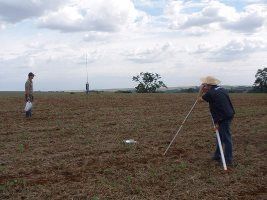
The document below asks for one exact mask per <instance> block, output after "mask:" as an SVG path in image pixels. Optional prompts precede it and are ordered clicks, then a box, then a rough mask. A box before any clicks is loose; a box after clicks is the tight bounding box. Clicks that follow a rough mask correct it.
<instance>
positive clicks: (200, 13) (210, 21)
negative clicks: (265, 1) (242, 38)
mask: <svg viewBox="0 0 267 200" xmlns="http://www.w3.org/2000/svg"><path fill="white" fill-rule="evenodd" d="M189 8H190V9H192V8H193V11H191V12H189V11H188V9H189ZM190 9H189V10H190ZM165 13H166V16H167V18H168V19H169V23H170V25H169V27H170V28H171V29H177V30H184V29H191V28H192V27H195V28H196V27H198V28H204V29H206V30H207V29H212V28H216V29H218V28H220V27H221V28H223V29H227V30H233V31H238V32H244V33H253V32H255V31H256V30H257V29H259V28H262V27H263V26H264V23H265V21H266V17H267V8H266V6H264V5H262V4H252V5H248V6H247V7H245V9H244V11H243V12H238V11H237V10H236V9H235V8H234V7H231V6H227V5H225V4H223V3H221V2H219V1H215V0H211V1H203V2H202V3H201V4H200V3H194V2H189V3H188V2H187V3H186V2H183V1H170V2H169V4H168V5H167V6H166V9H165Z"/></svg>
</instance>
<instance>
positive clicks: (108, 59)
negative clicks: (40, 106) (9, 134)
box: [0, 0, 267, 90]
mask: <svg viewBox="0 0 267 200" xmlns="http://www.w3.org/2000/svg"><path fill="white" fill-rule="evenodd" d="M0 44H1V45H0V90H23V89H24V82H25V80H26V78H27V74H28V73H29V72H30V71H32V72H34V73H35V74H36V77H35V80H34V84H35V90H81V89H84V87H85V83H86V64H85V60H86V59H85V57H86V54H87V57H88V59H87V60H88V73H89V82H90V85H91V89H108V88H128V87H134V85H135V84H134V83H133V82H132V80H131V79H132V76H134V75H137V74H138V73H139V72H146V71H148V72H155V73H159V74H160V75H161V76H162V77H163V81H164V82H165V83H166V84H167V85H168V86H170V87H172V86H174V87H175V86H192V85H199V84H200V81H199V78H200V77H203V76H206V75H213V76H216V77H217V78H219V79H221V81H222V84H225V85H252V84H253V82H254V80H255V78H254V75H255V73H256V71H257V69H259V68H263V66H265V67H266V66H267V0H0Z"/></svg>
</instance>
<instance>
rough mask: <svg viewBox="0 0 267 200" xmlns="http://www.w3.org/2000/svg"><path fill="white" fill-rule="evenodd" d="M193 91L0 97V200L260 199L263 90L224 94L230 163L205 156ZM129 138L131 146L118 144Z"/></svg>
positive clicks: (207, 126) (210, 142) (207, 132)
mask: <svg viewBox="0 0 267 200" xmlns="http://www.w3.org/2000/svg"><path fill="white" fill-rule="evenodd" d="M195 98H196V94H115V93H112V94H90V95H87V96H86V95H85V94H79V93H75V94H70V93H48V94H36V95H35V99H36V101H35V105H34V111H33V117H32V118H31V119H26V118H25V117H24V113H23V107H24V102H23V101H24V97H23V94H19V93H17V94H12V93H9V94H8V93H6V94H4V93H1V95H0V105H1V107H0V199H29V200H34V199H38V200H39V199H41V200H42V199H48V200H50V199H65V200H67V199H76V200H80V199H81V200H82V199H86V200H87V199H88V200H105V199H106V200H108V199H116V200H120V199H122V200H124V199H125V200H127V199H128V200H142V199H148V200H157V199H159V200H162V199H164V200H165V199H166V200H168V199H216V200H217V199H231V200H235V199H244V200H248V199H255V200H258V199H267V191H266V185H267V184H266V183H267V180H266V171H267V170H266V163H267V162H266V144H267V143H266V140H267V135H266V132H267V125H266V124H267V123H266V122H267V95H266V94H233V95H231V98H232V101H233V104H234V107H235V109H236V116H235V119H234V120H233V123H232V135H233V143H234V166H233V167H230V168H229V169H228V171H224V170H223V168H222V166H221V165H219V164H218V163H216V162H214V161H211V156H212V153H213V151H214V149H215V133H214V131H213V128H212V122H211V118H210V114H209V110H208V105H207V104H206V103H202V104H198V105H197V106H196V107H195V109H194V111H193V112H192V114H191V116H190V117H189V118H188V120H187V122H186V124H185V125H184V127H183V129H182V131H181V132H180V134H179V135H178V136H177V138H176V140H175V143H174V144H173V145H172V146H171V148H170V149H169V151H168V153H167V155H166V156H163V153H164V151H165V150H166V148H167V146H168V144H169V142H170V141H171V140H172V138H173V136H174V135H175V133H176V131H177V129H178V128H179V126H180V124H181V122H182V121H183V119H184V117H185V116H186V114H187V113H188V111H189V110H190V108H191V106H192V105H193V103H194V101H195ZM126 139H134V140H136V141H137V143H135V144H125V143H124V142H123V141H124V140H126Z"/></svg>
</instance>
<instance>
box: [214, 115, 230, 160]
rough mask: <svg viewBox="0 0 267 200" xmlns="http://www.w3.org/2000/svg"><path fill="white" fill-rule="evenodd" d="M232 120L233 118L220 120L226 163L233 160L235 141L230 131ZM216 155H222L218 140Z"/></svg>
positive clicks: (220, 132) (220, 133)
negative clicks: (233, 141)
mask: <svg viewBox="0 0 267 200" xmlns="http://www.w3.org/2000/svg"><path fill="white" fill-rule="evenodd" d="M231 122H232V119H227V120H223V121H220V122H219V135H220V138H221V142H222V145H223V146H224V156H225V161H226V163H231V162H232V160H233V143H232V136H231V131H230V126H231ZM214 157H215V158H220V157H221V154H220V149H219V145H218V141H217V144H216V150H215V153H214Z"/></svg>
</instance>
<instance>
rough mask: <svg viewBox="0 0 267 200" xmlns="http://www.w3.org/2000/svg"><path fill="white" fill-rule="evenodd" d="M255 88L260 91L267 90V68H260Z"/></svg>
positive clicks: (256, 76)
mask: <svg viewBox="0 0 267 200" xmlns="http://www.w3.org/2000/svg"><path fill="white" fill-rule="evenodd" d="M255 78H256V80H255V82H254V88H255V90H258V91H260V92H267V68H266V67H265V68H263V69H258V71H257V73H256V75H255Z"/></svg>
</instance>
